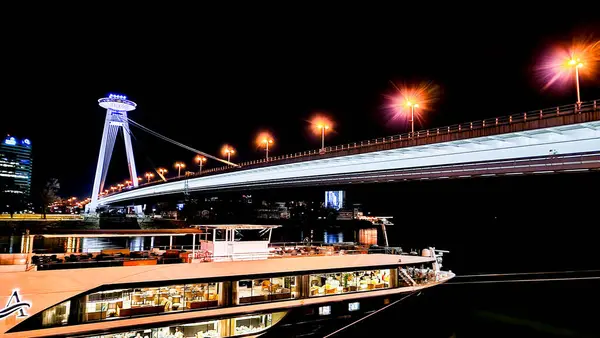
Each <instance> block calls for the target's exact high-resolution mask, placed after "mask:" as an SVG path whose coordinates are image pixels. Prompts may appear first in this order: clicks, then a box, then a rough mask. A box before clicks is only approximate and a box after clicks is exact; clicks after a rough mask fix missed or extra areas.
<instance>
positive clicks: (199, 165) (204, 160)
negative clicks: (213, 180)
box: [195, 155, 206, 174]
mask: <svg viewBox="0 0 600 338" xmlns="http://www.w3.org/2000/svg"><path fill="white" fill-rule="evenodd" d="M195 160H196V162H198V167H199V168H198V174H202V164H204V162H206V157H204V156H200V155H197V156H196V158H195Z"/></svg>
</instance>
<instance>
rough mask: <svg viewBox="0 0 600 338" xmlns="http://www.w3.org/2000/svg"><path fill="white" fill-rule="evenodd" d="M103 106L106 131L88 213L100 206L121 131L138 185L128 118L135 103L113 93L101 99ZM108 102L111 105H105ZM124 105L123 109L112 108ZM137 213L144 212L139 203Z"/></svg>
mask: <svg viewBox="0 0 600 338" xmlns="http://www.w3.org/2000/svg"><path fill="white" fill-rule="evenodd" d="M103 100H105V101H103ZM99 102H101V104H100V105H101V106H102V107H105V108H107V109H106V119H105V120H104V131H103V132H102V141H101V142H100V152H99V154H98V164H97V165H96V175H95V177H94V185H93V188H92V196H91V202H90V203H89V204H88V205H87V206H86V212H87V213H95V212H96V209H97V208H98V203H99V199H100V194H101V193H102V192H103V191H104V184H105V180H106V174H107V172H108V166H109V164H110V159H111V157H112V152H113V148H114V145H115V141H116V139H117V135H118V134H119V131H122V132H123V138H124V140H125V151H126V154H127V165H128V167H129V176H130V179H131V184H132V185H133V187H137V186H138V176H137V170H136V167H135V158H134V156H133V147H132V143H131V132H130V129H129V120H128V119H127V110H133V109H135V103H133V102H131V101H127V100H125V97H122V96H114V97H113V95H111V97H110V98H109V99H101V100H99ZM103 102H108V103H109V104H110V106H108V105H107V104H106V105H103V104H102V103H103ZM119 107H123V110H115V109H112V108H119ZM135 212H136V214H138V215H139V214H141V213H142V208H141V206H139V205H136V206H135Z"/></svg>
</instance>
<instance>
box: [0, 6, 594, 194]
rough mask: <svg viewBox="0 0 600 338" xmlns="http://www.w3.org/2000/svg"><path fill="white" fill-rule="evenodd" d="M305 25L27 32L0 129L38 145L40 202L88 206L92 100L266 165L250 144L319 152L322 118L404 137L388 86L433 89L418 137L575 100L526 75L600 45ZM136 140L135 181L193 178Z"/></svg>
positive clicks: (590, 83) (526, 36)
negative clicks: (45, 187) (556, 52)
mask: <svg viewBox="0 0 600 338" xmlns="http://www.w3.org/2000/svg"><path fill="white" fill-rule="evenodd" d="M182 11H184V10H183V9H182ZM312 12H313V14H310V15H309V14H308V13H299V12H298V13H297V12H292V11H289V12H286V13H287V14H286V15H283V14H280V15H274V14H269V13H268V11H266V12H264V11H261V14H260V15H259V14H250V13H244V11H240V12H239V13H237V14H235V15H234V14H232V13H224V12H223V13H213V14H211V13H203V14H202V15H200V16H198V17H197V18H196V19H195V20H189V18H188V19H185V20H184V19H181V20H177V18H176V17H171V18H170V20H168V21H166V20H158V19H157V18H152V19H146V20H143V19H139V20H138V19H136V20H133V21H129V20H125V19H124V16H125V14H126V13H121V14H123V17H119V18H117V17H115V18H110V17H103V18H102V20H97V19H91V18H88V17H82V18H80V19H72V20H74V21H69V20H59V19H56V18H53V19H52V20H49V19H47V20H45V21H43V20H42V21H38V20H33V19H32V22H25V21H24V22H20V23H19V27H20V28H22V29H20V28H19V27H13V28H14V29H12V30H11V33H10V34H7V35H6V38H5V40H4V41H3V44H4V48H3V49H4V52H3V54H4V55H3V57H4V58H5V60H4V62H3V68H4V69H3V75H2V81H3V82H4V84H5V86H4V89H3V95H2V96H3V107H2V117H1V119H0V132H1V133H3V134H4V133H10V134H12V135H14V136H16V137H28V138H30V139H31V141H32V144H33V149H34V154H35V157H34V184H35V185H36V186H34V190H35V189H39V185H40V183H42V182H44V181H45V180H47V179H48V178H50V177H56V178H58V179H59V181H60V182H61V185H62V189H61V192H60V194H61V195H63V196H70V195H75V196H79V197H87V196H88V194H89V192H90V190H91V185H92V180H93V176H94V170H95V166H96V160H97V156H98V148H99V143H100V137H101V133H102V126H103V120H104V116H105V112H104V111H103V110H102V109H101V108H100V107H99V106H98V105H97V100H98V99H99V98H101V97H105V96H107V95H108V94H109V93H119V94H124V95H127V96H128V98H130V99H131V100H133V101H135V102H136V103H137V104H138V109H137V110H135V111H134V112H132V113H131V114H130V117H131V118H132V119H133V120H135V121H137V122H139V123H141V124H142V125H144V126H146V127H148V128H150V129H153V130H155V131H157V132H159V133H162V134H164V135H167V136H169V137H171V138H174V139H176V140H178V141H180V142H182V143H185V144H188V145H190V146H192V147H195V148H197V149H200V150H202V151H205V152H208V153H211V154H215V155H217V154H219V149H220V147H221V146H222V145H223V144H224V143H229V144H231V145H232V146H234V147H235V148H236V149H237V151H238V155H237V156H235V157H234V158H232V161H234V162H235V161H243V160H251V159H258V158H260V157H262V156H264V153H263V152H260V151H259V150H258V149H257V148H256V146H255V144H254V138H255V136H256V134H257V132H259V131H261V130H268V131H270V132H272V134H273V136H274V138H275V146H274V147H273V148H272V153H273V155H278V154H285V153H292V152H295V151H302V150H308V149H316V148H318V147H319V142H320V140H319V137H318V136H315V135H313V134H312V133H311V132H310V129H309V124H308V122H307V120H309V119H310V117H311V116H312V115H313V114H314V113H317V112H323V113H326V114H327V115H329V116H330V117H331V118H332V119H333V120H334V121H335V132H334V133H332V134H329V135H328V136H327V140H326V142H327V143H328V144H341V143H345V142H354V141H360V140H362V139H369V138H374V137H381V136H387V135H392V134H397V133H404V132H406V131H408V128H409V125H408V124H407V123H404V124H402V123H400V124H399V123H393V124H390V123H388V122H387V117H386V111H385V109H384V107H385V105H386V99H385V97H384V95H385V94H389V93H392V92H393V87H392V85H391V83H390V81H393V82H396V83H409V84H410V83H418V82H421V81H433V82H434V83H436V84H437V85H439V86H440V88H441V92H440V99H439V100H438V101H437V102H436V103H435V105H434V106H433V109H432V111H430V112H428V113H427V115H426V116H425V121H424V125H423V128H432V127H440V126H444V125H447V124H453V123H459V122H467V121H470V120H476V119H483V118H488V117H495V116H503V115H508V114H510V113H516V112H522V111H526V110H533V109H539V108H544V107H551V106H556V105H563V104H570V103H573V102H575V91H574V88H573V87H570V88H568V89H567V90H563V91H557V90H548V91H541V89H540V88H541V86H542V85H541V84H540V82H539V81H536V78H535V76H534V73H533V69H534V68H535V66H536V64H537V63H538V62H539V59H540V57H541V55H542V53H544V52H545V51H546V50H547V49H548V48H549V47H551V46H552V45H555V44H557V43H561V42H562V43H570V42H571V41H572V40H573V38H577V37H585V36H589V35H594V36H595V37H596V38H597V37H598V36H599V35H598V33H599V32H600V29H599V28H600V26H599V25H598V21H597V20H596V21H594V20H592V19H586V18H585V13H583V14H581V15H580V16H579V19H577V20H573V19H570V18H569V17H571V18H572V17H574V16H572V15H571V16H569V15H566V13H556V15H560V16H561V19H560V20H554V19H552V17H548V16H525V15H523V16H522V17H519V16H517V15H515V14H511V15H510V16H505V15H498V17H497V18H493V17H489V16H477V15H469V16H466V15H464V16H462V17H461V16H457V15H448V16H447V19H440V18H434V17H432V16H429V15H422V14H421V13H416V15H414V17H413V19H410V18H409V15H406V14H400V13H398V15H394V16H391V15H390V13H385V12H386V10H385V9H382V10H381V11H380V13H379V14H377V13H376V12H373V13H371V14H369V15H367V14H365V15H364V16H359V12H356V13H353V14H352V15H349V14H348V15H346V14H347V13H346V14H345V15H341V14H339V13H338V15H330V14H327V15H326V14H324V13H323V14H314V13H317V12H319V11H317V10H313V11H312ZM127 13H128V12H127ZM383 14H386V15H385V18H384V17H380V15H383ZM115 15H116V14H115ZM139 16H140V17H143V15H139ZM274 18H277V19H274ZM6 57H7V58H6ZM582 98H583V101H586V100H592V99H600V86H599V83H598V81H597V79H596V82H594V79H589V78H588V79H586V80H585V81H582ZM417 127H419V126H417ZM133 132H134V135H135V136H136V139H137V141H136V142H134V151H135V152H136V161H137V164H138V171H139V172H140V173H143V172H144V171H147V170H149V169H151V163H154V164H156V165H159V166H165V167H167V168H169V169H170V170H171V172H170V174H173V173H175V171H176V170H175V169H173V167H172V165H173V162H174V161H176V160H179V161H185V162H187V163H188V165H189V166H191V165H193V162H192V159H193V157H194V154H192V153H190V152H188V151H186V150H183V149H179V148H177V147H175V146H173V145H170V144H168V143H165V142H163V141H159V140H157V139H154V138H152V137H150V136H148V135H146V134H144V133H143V132H142V131H140V130H137V129H133ZM123 147H124V146H123V142H122V138H121V139H120V140H119V141H118V142H117V144H116V146H115V149H116V151H115V153H114V156H113V163H112V165H111V168H110V170H109V179H108V182H109V183H116V182H117V181H122V180H124V179H125V178H126V173H127V170H126V161H125V155H124V151H123ZM215 165H216V163H215V161H209V162H208V164H207V166H208V167H211V166H215Z"/></svg>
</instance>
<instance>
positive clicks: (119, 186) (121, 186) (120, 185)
mask: <svg viewBox="0 0 600 338" xmlns="http://www.w3.org/2000/svg"><path fill="white" fill-rule="evenodd" d="M124 186H125V185H124V184H121V183H119V184H117V187H118V188H119V191H121V190H123V187H124Z"/></svg>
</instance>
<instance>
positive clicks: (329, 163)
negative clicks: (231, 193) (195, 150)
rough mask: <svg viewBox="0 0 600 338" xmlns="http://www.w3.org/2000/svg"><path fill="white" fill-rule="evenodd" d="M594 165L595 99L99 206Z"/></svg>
mask: <svg viewBox="0 0 600 338" xmlns="http://www.w3.org/2000/svg"><path fill="white" fill-rule="evenodd" d="M598 169H600V109H599V107H598V106H597V101H592V102H586V103H584V104H582V105H581V106H580V107H577V106H575V105H570V106H561V107H554V108H550V109H543V110H538V111H533V112H526V113H519V114H514V115H510V116H506V117H502V118H492V119H486V120H481V121H476V122H469V123H464V124H459V125H454V126H449V127H443V128H435V129H429V130H421V131H419V132H415V133H414V135H410V134H403V135H396V136H390V137H384V138H379V139H374V140H370V141H363V142H357V143H351V144H345V145H338V146H332V147H328V148H326V149H325V152H324V153H323V152H319V150H313V151H306V152H301V153H295V154H289V155H283V156H279V157H275V158H270V159H269V160H268V161H265V160H259V161H252V162H245V163H239V167H232V166H228V167H222V168H215V169H211V170H207V171H205V172H203V173H202V175H201V176H189V177H185V178H181V179H175V180H168V181H167V182H164V183H163V182H161V183H151V184H147V185H140V186H139V187H137V188H134V189H130V190H123V191H122V192H118V193H114V194H110V195H107V196H103V197H101V198H100V200H99V204H100V205H110V204H117V203H124V202H128V201H134V200H137V199H141V198H147V197H152V196H159V195H167V194H179V193H184V192H186V191H188V192H194V191H222V190H245V189H256V188H271V187H291V186H315V185H336V184H358V183H367V182H394V181H402V180H426V179H444V178H455V177H481V176H495V175H522V174H546V173H557V172H578V171H588V170H598Z"/></svg>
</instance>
